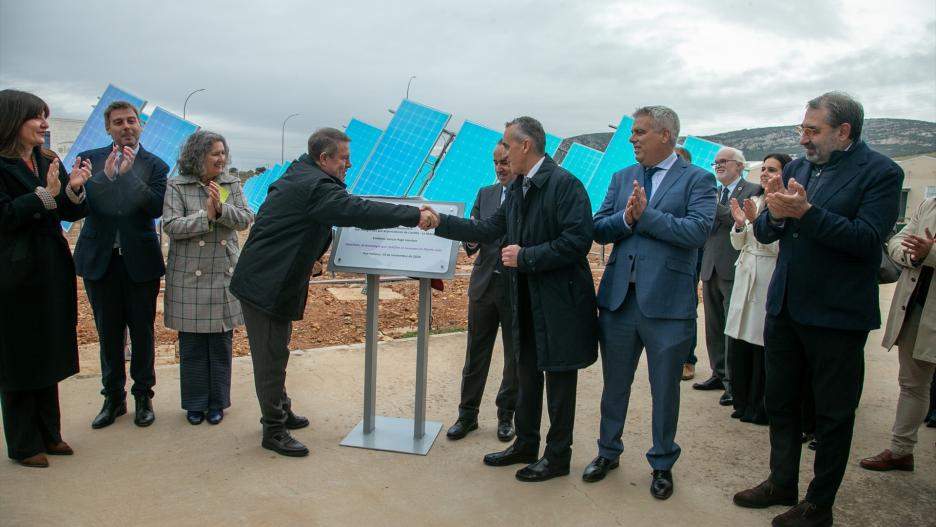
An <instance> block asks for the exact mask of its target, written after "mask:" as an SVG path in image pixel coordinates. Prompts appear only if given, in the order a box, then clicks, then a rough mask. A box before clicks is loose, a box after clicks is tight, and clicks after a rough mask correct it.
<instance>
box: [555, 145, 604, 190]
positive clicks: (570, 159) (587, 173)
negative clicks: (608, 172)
mask: <svg viewBox="0 0 936 527" xmlns="http://www.w3.org/2000/svg"><path fill="white" fill-rule="evenodd" d="M603 155H604V152H601V151H599V150H595V149H594V148H589V147H587V146H585V145H581V144H579V143H572V146H570V147H569V151H568V152H566V156H565V159H563V160H562V168H564V169H566V170H568V171H569V172H572V174H574V175H575V177H577V178H579V179H580V180H581V181H582V182H583V183H584V182H588V180H589V179H591V175H592V173H594V172H595V167H597V166H598V163H600V162H601V156H603Z"/></svg>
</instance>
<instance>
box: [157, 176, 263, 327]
mask: <svg viewBox="0 0 936 527" xmlns="http://www.w3.org/2000/svg"><path fill="white" fill-rule="evenodd" d="M215 181H216V182H217V183H218V185H220V186H221V187H222V188H224V189H226V190H227V191H228V192H230V195H229V196H228V199H227V201H226V202H225V203H223V204H222V205H221V216H220V217H217V218H215V221H213V222H211V224H210V225H209V223H208V213H207V212H206V211H205V202H206V201H207V200H208V192H207V190H206V188H205V186H204V185H202V184H201V182H200V180H199V178H198V177H196V176H190V175H179V176H176V177H174V178H171V179H169V184H168V186H167V188H166V201H165V203H164V204H163V217H162V222H163V230H164V232H165V233H166V234H167V235H168V236H169V259H168V261H167V262H166V295H165V323H166V327H168V328H172V329H175V330H177V331H185V332H189V333H220V332H222V331H229V330H231V329H234V328H235V327H236V326H240V325H242V324H243V323H244V316H243V314H242V313H241V306H240V302H238V300H237V299H236V298H234V296H233V295H232V294H231V292H230V290H229V288H228V286H229V285H230V283H231V275H232V274H233V273H234V266H235V265H237V257H238V255H239V254H240V247H239V243H238V239H237V231H242V230H244V229H246V228H247V227H249V226H250V224H251V223H252V222H253V219H254V215H253V212H251V210H250V209H249V208H247V203H246V201H245V200H244V194H243V192H242V190H241V182H240V179H239V178H237V177H236V176H231V175H228V174H222V175H220V176H218V177H217V179H216V180H215Z"/></svg>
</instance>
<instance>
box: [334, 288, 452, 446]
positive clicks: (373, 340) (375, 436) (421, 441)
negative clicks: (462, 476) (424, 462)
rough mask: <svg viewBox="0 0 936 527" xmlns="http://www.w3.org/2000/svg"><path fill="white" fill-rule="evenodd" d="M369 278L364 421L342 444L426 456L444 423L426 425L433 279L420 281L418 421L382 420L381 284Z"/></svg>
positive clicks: (417, 375)
mask: <svg viewBox="0 0 936 527" xmlns="http://www.w3.org/2000/svg"><path fill="white" fill-rule="evenodd" d="M378 278H379V276H378V275H376V274H368V275H367V323H366V324H367V327H366V333H367V338H366V342H365V345H364V418H363V419H362V420H361V422H360V423H358V425H357V426H356V427H354V430H352V431H351V432H350V433H349V434H348V435H347V436H345V438H344V439H343V440H342V441H341V445H342V446H350V447H357V448H369V449H371V450H387V451H391V452H403V453H404V454H420V455H423V456H425V455H426V454H428V453H429V449H430V448H432V444H433V443H434V442H435V438H436V436H438V435H439V431H441V430H442V423H439V422H434V421H430V422H426V382H427V377H428V375H427V368H428V366H427V364H428V359H429V320H430V316H431V313H432V288H431V285H430V284H431V282H430V279H429V278H420V279H419V327H418V332H417V337H416V405H415V406H416V409H415V410H416V411H415V414H416V415H415V419H400V418H396V417H381V416H378V415H376V412H375V409H376V404H377V315H378V309H379V303H378V300H379V295H380V283H379V281H378Z"/></svg>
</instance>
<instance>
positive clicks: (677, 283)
mask: <svg viewBox="0 0 936 527" xmlns="http://www.w3.org/2000/svg"><path fill="white" fill-rule="evenodd" d="M635 178H638V181H642V178H643V168H642V167H641V166H640V165H639V164H638V165H632V166H630V167H627V168H625V169H624V170H621V171H620V172H617V173H616V174H614V176H612V177H611V184H610V185H609V186H608V193H607V195H606V196H605V199H604V202H602V204H601V208H600V209H598V212H596V213H595V218H594V223H595V241H597V242H598V243H614V250H612V251H611V256H610V257H609V258H608V265H607V267H606V268H605V271H604V275H603V276H602V277H601V285H600V286H599V287H598V306H600V307H602V308H604V309H609V310H612V311H613V310H615V309H617V308H619V307H620V306H621V304H623V303H624V299H625V298H626V296H627V294H628V291H633V290H634V289H636V294H637V306H638V307H639V308H640V312H641V313H643V315H644V316H646V317H649V318H665V319H684V320H685V319H694V318H696V292H695V291H696V289H695V285H696V278H695V273H696V260H697V258H698V252H699V247H701V246H702V244H703V243H705V239H706V236H708V233H709V231H710V230H711V228H712V217H713V216H714V214H715V197H714V194H713V192H712V189H714V188H715V178H714V177H713V176H712V174H710V173H708V172H706V171H705V170H702V169H701V168H698V167H696V166H694V165H690V164H689V163H687V162H686V161H685V160H683V159H682V158H677V159H676V162H675V163H674V164H673V166H672V167H670V169H669V172H667V173H666V176H665V177H664V178H663V182H662V183H661V184H660V188H658V189H657V190H656V191H655V192H654V193H653V198H652V199H651V200H650V202H649V203H648V204H647V208H646V209H645V210H644V212H643V214H642V215H641V216H640V219H639V220H637V222H636V223H635V224H634V225H633V227H628V226H627V223H625V221H624V209H625V208H626V206H627V200H628V198H630V195H631V190H632V189H633V188H634V179H635ZM635 259H636V265H635ZM632 268H633V269H635V273H636V276H635V280H636V283H637V287H636V288H631V287H630V275H631V269H632Z"/></svg>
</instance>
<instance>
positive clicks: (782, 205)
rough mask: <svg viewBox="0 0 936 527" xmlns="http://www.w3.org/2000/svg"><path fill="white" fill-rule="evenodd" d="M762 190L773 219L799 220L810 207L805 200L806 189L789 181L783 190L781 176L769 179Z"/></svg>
mask: <svg viewBox="0 0 936 527" xmlns="http://www.w3.org/2000/svg"><path fill="white" fill-rule="evenodd" d="M764 190H765V192H766V197H765V198H764V200H765V201H766V203H767V209H768V210H769V211H770V215H771V216H772V217H773V218H774V219H778V220H782V219H784V218H797V219H799V218H802V217H803V215H804V214H806V211H808V210H809V209H810V207H812V205H811V204H810V203H809V201H807V200H806V189H805V188H803V186H802V185H800V184H799V182H798V181H796V180H795V179H790V181H789V183H788V184H787V187H786V188H784V187H783V176H781V175H780V174H777V175H776V176H773V177H771V178H770V180H769V181H768V182H767V186H766V188H765V189H764Z"/></svg>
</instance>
